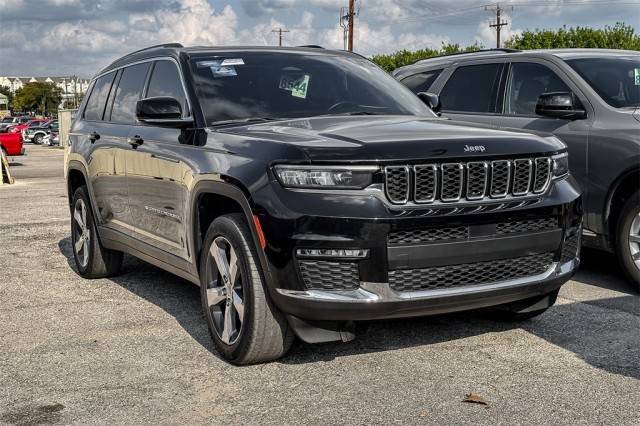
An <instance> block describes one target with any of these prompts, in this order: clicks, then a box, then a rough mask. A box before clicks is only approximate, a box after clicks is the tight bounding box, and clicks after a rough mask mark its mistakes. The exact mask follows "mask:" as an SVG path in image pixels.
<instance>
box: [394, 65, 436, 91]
mask: <svg viewBox="0 0 640 426" xmlns="http://www.w3.org/2000/svg"><path fill="white" fill-rule="evenodd" d="M441 72H442V69H439V70H431V71H425V72H421V73H419V74H414V75H410V76H409V77H407V78H403V79H402V81H401V83H402V84H404V85H405V86H407V87H408V88H409V89H410V90H411V91H412V92H413V93H418V92H428V91H429V88H430V87H431V85H432V84H433V82H434V81H436V78H438V76H439V75H440V73H441Z"/></svg>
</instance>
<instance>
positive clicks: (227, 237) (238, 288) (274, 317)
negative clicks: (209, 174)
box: [200, 214, 294, 365]
mask: <svg viewBox="0 0 640 426" xmlns="http://www.w3.org/2000/svg"><path fill="white" fill-rule="evenodd" d="M214 244H215V245H216V246H215V247H214V250H216V249H218V250H222V249H224V248H226V249H227V251H226V252H225V251H224V250H222V251H219V252H218V253H221V252H222V253H225V254H224V259H225V260H226V261H227V264H226V266H228V267H229V268H230V269H234V268H233V267H231V266H230V265H232V264H233V263H234V262H233V261H232V259H233V258H234V257H233V255H232V254H231V252H232V251H233V252H234V253H235V259H237V262H235V264H236V268H235V270H236V271H237V272H239V275H237V274H236V277H237V279H236V280H234V279H233V278H231V280H229V279H224V277H223V276H222V275H221V274H220V273H219V267H218V266H217V264H216V260H215V259H214V256H213V255H212V254H211V253H212V250H211V249H212V246H213V245H214ZM230 275H231V274H228V275H227V276H230ZM200 284H201V285H200V289H201V296H202V297H201V298H202V309H203V311H204V316H205V318H206V321H207V325H208V327H209V332H210V333H211V338H212V339H213V342H214V344H215V346H216V348H217V349H218V351H219V353H220V354H221V355H222V357H224V359H226V360H227V361H229V362H231V363H233V364H237V365H246V364H255V363H260V362H267V361H272V360H274V359H277V358H280V357H282V356H283V355H285V354H286V353H287V351H288V350H289V348H290V347H291V344H292V342H293V338H294V334H293V330H291V328H290V326H289V324H288V322H287V320H286V318H285V316H284V315H283V314H282V313H281V312H280V311H279V310H278V308H277V307H276V306H275V305H274V304H273V302H272V301H271V299H270V298H269V295H268V293H267V291H266V288H265V284H264V278H263V274H262V271H261V270H260V265H259V261H258V256H257V253H256V249H255V246H254V244H253V239H252V236H251V231H250V230H249V227H248V226H247V224H246V221H245V220H244V217H243V215H241V214H229V215H224V216H220V217H218V218H216V219H215V220H214V221H213V223H212V224H211V226H210V227H209V229H208V230H207V234H206V236H205V239H204V244H203V249H202V254H201V256H200ZM207 290H209V292H208V291H207ZM214 290H215V295H214V294H212V292H213V291H214ZM213 297H215V298H216V299H215V300H214V299H213ZM236 298H237V300H239V302H241V304H239V305H236ZM209 299H212V300H209ZM210 303H211V306H210ZM236 306H240V307H242V309H241V310H242V315H241V314H240V310H239V309H238V308H236ZM227 314H228V315H229V324H233V326H230V327H228V328H227V327H226V325H227ZM231 318H233V320H232V321H231ZM238 321H239V323H240V326H239V330H232V329H235V328H236V327H237V324H238ZM224 329H227V330H232V331H227V334H226V337H225V332H224ZM224 339H226V341H225V340H224Z"/></svg>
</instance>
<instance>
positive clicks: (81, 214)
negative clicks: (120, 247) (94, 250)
mask: <svg viewBox="0 0 640 426" xmlns="http://www.w3.org/2000/svg"><path fill="white" fill-rule="evenodd" d="M87 223H88V222H87V206H86V204H85V203H84V200H83V199H82V198H78V199H77V200H76V204H75V205H74V207H73V225H74V226H73V232H74V239H73V240H74V241H75V243H74V245H73V249H74V250H75V252H76V257H77V259H78V261H79V262H80V265H81V266H82V267H83V268H86V267H87V264H88V263H89V250H91V232H90V231H89V227H88V225H87Z"/></svg>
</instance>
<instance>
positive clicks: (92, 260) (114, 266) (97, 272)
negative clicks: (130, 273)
mask: <svg viewBox="0 0 640 426" xmlns="http://www.w3.org/2000/svg"><path fill="white" fill-rule="evenodd" d="M82 206H84V214H82V210H81V209H82V208H83V207H82ZM76 214H79V215H80V217H81V218H82V221H84V223H85V226H84V227H83V226H82V224H81V223H80V222H79V221H78V219H77V218H76ZM80 239H84V242H83V243H80V242H79V240H80ZM71 249H72V250H73V258H74V259H75V263H76V268H77V271H78V273H79V274H80V275H81V276H83V277H84V278H106V277H112V276H114V275H116V274H117V273H118V272H120V268H121V267H122V252H120V251H116V250H109V249H108V248H106V247H103V246H102V244H100V241H99V239H98V232H97V228H96V224H95V220H94V217H93V212H92V209H91V204H90V201H89V194H88V191H87V187H86V186H84V185H83V186H81V187H79V188H78V189H76V191H75V193H74V194H73V200H72V203H71ZM85 250H86V251H85ZM85 256H86V257H85Z"/></svg>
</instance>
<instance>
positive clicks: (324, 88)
mask: <svg viewBox="0 0 640 426" xmlns="http://www.w3.org/2000/svg"><path fill="white" fill-rule="evenodd" d="M192 69H193V78H194V80H195V83H196V91H197V94H198V100H199V101H200V105H201V107H202V109H203V111H204V113H205V116H206V119H207V122H208V123H215V122H220V121H225V120H242V119H246V118H249V117H259V118H301V117H314V116H318V115H344V114H398V115H419V116H425V117H434V114H433V113H432V112H431V110H430V109H429V108H428V107H427V106H426V105H425V104H424V103H423V102H421V101H420V100H419V99H418V98H417V97H416V96H415V95H414V94H413V93H411V91H410V90H409V89H407V88H406V87H404V86H403V85H402V84H400V83H399V82H398V81H396V80H395V79H394V78H393V77H391V76H390V75H389V74H387V73H386V72H384V71H382V70H381V69H380V68H378V67H377V66H375V65H374V64H373V63H371V62H370V61H368V60H366V59H363V58H360V57H358V56H356V55H344V54H329V53H316V52H314V53H286V52H278V53H265V52H247V51H243V52H237V53H233V52H224V55H223V56H211V57H206V56H200V57H196V58H194V59H193V62H192Z"/></svg>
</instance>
